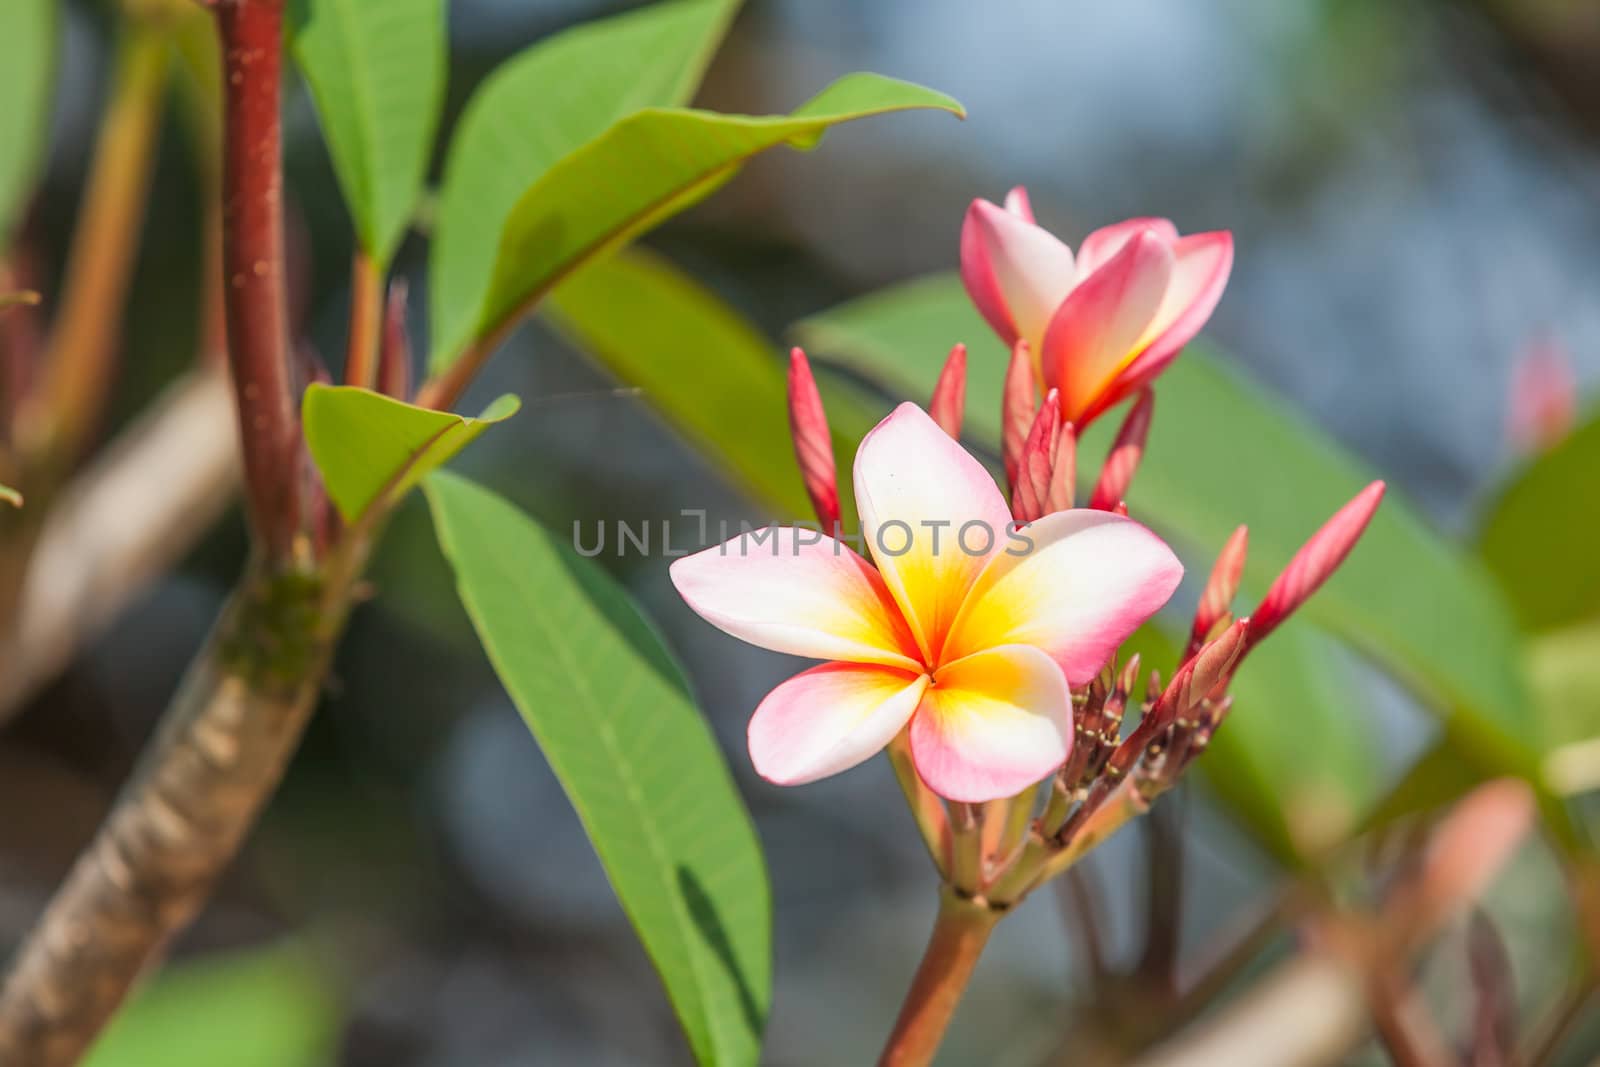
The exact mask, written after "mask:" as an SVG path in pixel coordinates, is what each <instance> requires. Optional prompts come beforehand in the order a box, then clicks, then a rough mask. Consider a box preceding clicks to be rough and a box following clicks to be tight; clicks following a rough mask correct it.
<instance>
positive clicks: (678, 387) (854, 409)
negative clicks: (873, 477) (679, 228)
mask: <svg viewBox="0 0 1600 1067" xmlns="http://www.w3.org/2000/svg"><path fill="white" fill-rule="evenodd" d="M618 308H626V309H627V314H625V315H619V314H617V309H618ZM544 311H545V314H546V315H548V316H549V317H550V318H551V319H552V320H553V321H554V323H555V324H556V326H557V327H558V328H559V329H560V330H561V331H562V332H564V333H565V334H567V335H568V336H569V337H571V338H572V340H573V341H574V342H575V343H577V344H578V345H579V346H580V347H582V348H584V349H585V350H587V351H588V352H589V353H590V354H591V355H593V356H595V357H596V358H597V359H598V360H599V361H600V362H601V363H603V364H604V365H605V366H606V368H607V369H608V370H610V371H611V372H612V373H613V374H615V375H616V376H617V377H618V378H620V379H621V380H623V381H625V382H629V383H632V384H633V385H637V386H638V387H639V388H640V389H641V390H642V391H643V394H644V398H645V399H646V400H647V401H649V402H650V403H651V404H653V405H654V406H655V407H656V408H657V409H658V410H659V411H660V412H661V413H662V414H663V415H664V416H666V419H667V421H668V422H669V423H671V424H672V425H673V426H674V427H675V428H676V429H678V430H679V431H680V432H681V433H682V434H683V435H684V437H686V438H687V439H688V440H689V442H690V443H691V444H693V445H695V446H696V447H698V448H699V449H700V450H701V451H702V452H704V453H705V454H706V455H708V456H710V457H711V458H713V459H714V460H716V461H718V462H719V463H722V464H724V465H725V466H726V468H727V469H728V472H729V474H730V475H731V476H732V477H733V479H734V481H735V483H736V484H737V485H738V486H739V487H740V488H742V489H744V490H745V491H746V492H748V493H750V494H751V495H752V496H753V497H754V498H755V499H756V500H757V501H759V502H760V503H761V504H762V505H764V506H766V507H770V508H773V509H774V510H775V511H776V512H777V513H778V515H779V516H780V517H781V518H785V519H795V518H801V517H809V516H810V513H811V503H810V500H809V499H808V498H807V496H806V492H805V486H804V484H803V483H802V481H801V479H800V471H799V468H798V467H797V466H796V465H795V458H794V443H793V442H792V440H791V439H790V437H789V416H788V392H787V389H788V386H787V384H786V383H787V379H786V370H785V364H784V363H783V362H782V361H781V360H780V359H779V358H778V357H777V352H776V351H775V346H774V345H773V344H772V342H770V341H768V340H767V339H766V338H765V337H763V336H762V335H761V334H760V332H759V331H757V329H756V328H755V326H753V325H752V324H751V323H750V322H749V321H748V320H746V319H745V318H744V317H743V316H742V315H740V314H739V313H738V312H736V311H734V310H733V309H732V308H730V307H729V306H728V305H727V304H726V303H725V302H724V301H722V300H721V299H719V298H718V297H717V295H716V294H715V293H713V292H711V291H710V290H709V289H706V288H705V287H704V286H702V285H700V284H699V283H698V282H696V281H695V280H694V279H692V278H690V277H688V276H687V275H685V274H683V273H682V272H681V271H679V270H678V269H677V268H676V267H674V266H673V265H672V264H671V263H669V262H667V261H666V260H664V259H662V258H661V257H660V256H658V255H656V254H654V253H652V252H647V251H645V250H644V249H641V248H630V249H625V250H624V251H622V252H619V253H617V254H616V255H614V256H609V257H606V258H605V259H601V260H599V261H597V262H593V263H590V264H587V265H585V266H584V267H583V268H582V269H581V270H579V271H578V272H577V273H575V274H573V275H572V276H571V277H569V278H568V279H567V280H566V281H565V282H563V283H561V284H560V285H559V286H557V287H556V288H555V289H554V290H553V291H552V292H551V294H550V297H549V299H548V301H547V302H546V303H545V305H544ZM708 360H714V363H712V364H711V365H708ZM827 406H828V412H829V415H830V421H831V422H832V423H833V425H834V429H835V434H834V449H835V454H836V456H837V457H838V458H840V459H841V460H842V461H843V462H844V464H845V465H846V469H848V464H849V462H850V457H851V456H852V455H853V453H854V452H855V447H856V442H858V441H859V440H860V439H861V435H862V433H864V432H865V430H866V429H867V428H868V427H870V426H871V425H872V422H873V421H875V418H874V417H873V416H872V415H871V414H870V413H868V412H863V411H861V410H860V409H861V407H862V405H860V404H856V403H852V402H851V400H850V398H848V397H844V396H840V395H838V394H837V393H836V392H834V391H830V393H829V396H828V399H827ZM852 430H853V431H854V432H853V433H851V432H850V431H852ZM845 481H846V483H848V479H845ZM840 488H841V490H842V491H846V490H848V488H849V487H848V484H845V485H841V487H840Z"/></svg>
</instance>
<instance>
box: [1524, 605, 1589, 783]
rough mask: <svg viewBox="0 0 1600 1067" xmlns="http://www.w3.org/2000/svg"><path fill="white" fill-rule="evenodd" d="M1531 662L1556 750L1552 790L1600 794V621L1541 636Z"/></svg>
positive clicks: (1549, 767) (1551, 758)
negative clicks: (1599, 791)
mask: <svg viewBox="0 0 1600 1067" xmlns="http://www.w3.org/2000/svg"><path fill="white" fill-rule="evenodd" d="M1529 663H1530V667H1529V670H1530V673H1531V674H1532V676H1533V683H1534V689H1535V691H1536V692H1537V693H1538V696H1539V712H1540V718H1541V722H1542V724H1543V727H1544V734H1545V737H1546V738H1548V739H1549V741H1550V745H1551V750H1550V752H1549V754H1548V755H1547V756H1546V757H1545V770H1546V777H1547V778H1548V779H1549V781H1550V784H1551V787H1552V788H1553V789H1555V790H1556V792H1558V793H1562V794H1568V795H1570V794H1576V793H1585V792H1589V791H1591V790H1596V789H1600V622H1589V623H1584V624H1582V625H1580V626H1572V627H1568V628H1567V629H1564V630H1553V631H1549V632H1547V633H1542V634H1540V635H1539V636H1538V637H1537V638H1535V639H1533V640H1532V641H1531V642H1530V648H1529Z"/></svg>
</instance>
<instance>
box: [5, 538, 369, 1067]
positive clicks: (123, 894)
mask: <svg viewBox="0 0 1600 1067" xmlns="http://www.w3.org/2000/svg"><path fill="white" fill-rule="evenodd" d="M349 603H350V591H349V585H348V583H343V582H330V583H327V584H326V585H325V584H324V583H323V581H322V580H321V579H320V578H318V577H315V576H308V575H299V574H288V575H285V574H281V573H274V572H273V571H272V570H271V569H270V567H269V566H266V565H263V564H261V563H257V564H255V565H253V566H252V568H251V570H250V571H249V572H247V573H246V576H245V578H244V580H243V581H242V582H241V584H240V588H239V591H238V592H237V594H236V595H235V597H234V599H233V600H232V601H231V602H230V604H229V606H228V609H227V610H226V611H225V612H224V614H223V618H222V621H221V622H220V623H219V625H218V627H217V630H216V632H215V633H214V634H213V635H212V637H211V639H210V641H209V642H208V644H207V646H206V649H205V650H204V651H203V652H202V654H201V655H200V657H199V659H198V660H197V661H196V662H195V664H194V666H193V667H191V668H190V672H189V674H188V676H187V677H186V678H185V679H184V682H183V684H182V686H181V687H180V689H179V691H178V694H177V696H176V697H175V698H174V700H173V704H172V706H171V707H170V708H168V710H167V712H166V714H165V716H164V717H163V719H162V726H161V729H160V732H159V733H158V734H157V736H156V738H155V740H154V742H153V743H152V744H151V746H150V747H149V748H148V749H147V750H146V752H145V756H144V758H143V759H142V761H141V762H140V765H139V767H138V768H137V769H136V770H135V772H134V776H133V778H132V779H131V780H130V782H129V784H128V785H127V786H126V787H125V788H124V790H123V792H122V794H121V795H120V796H119V797H118V798H117V800H116V803H115V805H114V806H113V808H112V810H111V813H110V815H109V816H108V817H107V819H106V821H105V823H104V824H102V826H101V827H100V829H99V831H98V832H97V833H96V835H95V839H94V841H93V842H91V843H90V845H89V847H88V848H87V849H86V850H85V851H84V852H83V854H82V855H81V856H80V857H79V858H78V861H77V863H76V864H75V865H74V866H73V868H72V871H71V873H70V874H68V876H67V880H66V882H65V883H64V884H63V885H62V886H61V888H60V889H59V890H58V891H57V892H56V895H55V897H54V898H53V899H52V900H51V902H50V905H49V908H48V909H47V910H46V911H45V914H44V915H43V917H42V918H41V919H40V920H39V922H38V923H37V924H36V925H35V926H34V928H33V930H32V931H31V932H30V933H29V935H28V937H27V939H26V940H25V941H24V942H23V944H22V946H21V947H20V948H19V949H18V950H17V954H16V957H15V959H14V960H13V963H12V970H11V972H10V974H9V975H8V976H7V978H6V983H5V986H4V987H3V988H0V1063H4V1064H17V1065H21V1064H27V1065H28V1067H70V1065H71V1064H74V1063H76V1062H77V1061H78V1059H79V1057H80V1056H81V1055H82V1054H83V1052H84V1050H85V1049H87V1048H88V1047H89V1045H90V1044H91V1043H92V1042H93V1041H94V1039H95V1037H96V1036H97V1035H98V1034H99V1033H100V1030H101V1029H102V1028H103V1027H104V1025H105V1024H106V1022H107V1021H108V1020H109V1019H110V1017H111V1015H112V1013H113V1012H115V1011H116V1009H117V1007H118V1005H120V1004H121V1003H122V1001H123V999H124V997H126V996H127V994H128V992H129V990H130V989H131V988H132V987H133V985H134V983H135V981H136V980H137V979H138V978H139V976H140V975H141V974H142V973H144V972H145V971H146V970H147V969H148V968H149V966H150V965H151V964H152V963H153V962H155V961H156V960H158V959H159V958H160V956H161V955H162V953H163V952H164V951H165V949H166V946H167V945H168V943H169V942H170V941H171V939H172V938H173V937H174V936H175V935H176V934H177V933H178V932H179V931H181V930H182V929H183V928H184V927H185V926H187V925H188V923H189V922H190V920H191V919H193V917H194V916H195V914H196V913H197V912H198V911H199V910H200V908H201V907H202V906H203V905H204V904H205V902H206V900H207V898H209V896H210V895H211V891H212V888H213V886H214V885H215V883H216V880H217V878H218V877H219V876H220V874H221V873H222V871H223V870H224V869H226V867H227V865H228V863H229V862H230V861H231V860H232V859H233V857H234V855H235V853H236V852H237V851H238V849H239V846H240V844H241V843H242V841H243V839H244V836H245V834H246V832H248V830H249V828H250V827H251V826H252V825H253V824H254V822H255V819H256V816H257V814H258V813H259V811H260V809H261V807H262V805H263V804H264V803H265V802H266V799H267V798H268V797H270V796H271V795H272V792H273V790H274V789H275V788H276V786H277V784H278V781H279V780H280V779H281V777H282V775H283V770H284V767H285V766H286V765H287V763H288V761H289V758H290V756H291V755H292V754H293V752H294V750H295V747H296V745H297V744H298V742H299V739H300V735H301V733H302V732H303V730H304V728H305V724H306V722H307V720H308V719H309V718H310V715H311V711H312V709H313V707H314V705H315V703H316V696H317V693H318V691H319V689H320V688H321V682H322V679H323V677H324V676H325V674H326V670H327V664H328V660H329V657H330V656H331V654H332V649H333V645H334V642H335V640H336V639H337V635H338V633H339V632H340V629H341V628H342V626H343V622H344V618H345V614H346V612H347V611H348V606H349Z"/></svg>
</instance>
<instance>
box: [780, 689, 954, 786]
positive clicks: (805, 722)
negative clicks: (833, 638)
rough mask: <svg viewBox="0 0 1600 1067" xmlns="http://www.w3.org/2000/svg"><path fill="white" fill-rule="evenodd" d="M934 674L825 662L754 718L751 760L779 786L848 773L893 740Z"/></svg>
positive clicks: (783, 691)
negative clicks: (929, 678) (928, 675)
mask: <svg viewBox="0 0 1600 1067" xmlns="http://www.w3.org/2000/svg"><path fill="white" fill-rule="evenodd" d="M927 687H928V677H927V675H924V674H913V673H911V672H908V671H897V670H893V669H892V668H887V667H862V666H857V665H855V664H852V663H824V664H823V665H822V666H820V667H813V668H811V669H810V670H809V671H806V672H804V673H802V674H797V675H795V676H794V677H793V678H790V679H789V680H788V681H787V682H784V683H783V684H782V685H780V686H778V688H776V689H774V690H773V691H772V692H771V693H768V694H767V698H766V699H765V700H763V701H762V702H761V706H760V707H758V708H756V713H755V714H754V715H753V716H751V718H750V731H749V741H750V762H751V763H753V764H754V765H755V768H756V773H757V774H759V775H761V777H763V778H765V779H766V780H767V781H769V782H775V783H777V784H778V785H803V784H804V783H806V782H814V781H816V780H817V779H819V778H826V777H828V776H829V775H833V774H838V773H839V772H840V771H845V770H849V769H850V768H851V767H854V766H855V765H856V764H858V763H863V762H865V761H866V760H868V759H870V758H872V756H873V755H875V754H876V753H877V752H878V751H879V750H881V749H882V748H883V747H884V746H885V745H887V744H888V743H889V742H890V741H892V740H893V739H894V736H895V735H896V734H898V733H899V732H900V730H901V729H902V728H903V727H904V726H905V724H906V721H907V720H908V719H910V718H911V715H912V713H913V712H914V711H916V710H917V703H918V701H920V700H921V699H922V694H923V691H924V690H926V689H927Z"/></svg>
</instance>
